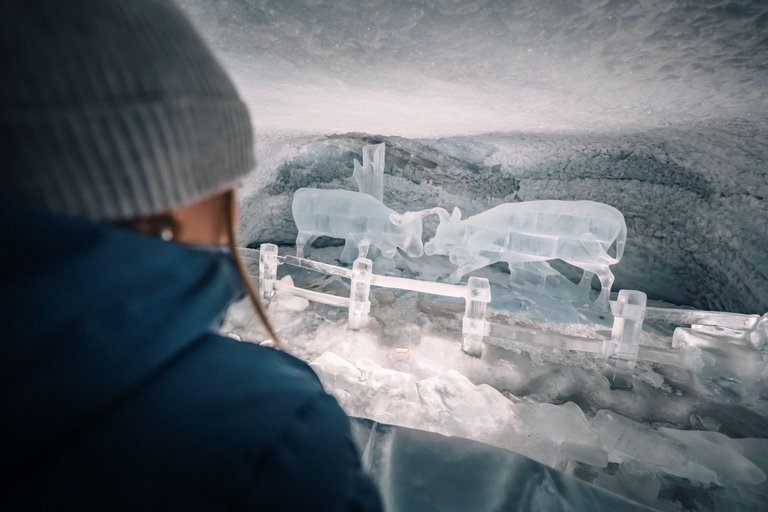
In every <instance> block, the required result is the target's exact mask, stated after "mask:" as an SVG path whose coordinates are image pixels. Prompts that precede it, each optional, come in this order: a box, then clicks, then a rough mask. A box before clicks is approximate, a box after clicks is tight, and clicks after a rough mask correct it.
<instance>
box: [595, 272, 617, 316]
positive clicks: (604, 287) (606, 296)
mask: <svg viewBox="0 0 768 512" xmlns="http://www.w3.org/2000/svg"><path fill="white" fill-rule="evenodd" d="M595 273H596V274H597V277H598V279H600V295H598V297H597V300H596V301H595V305H596V306H597V307H599V308H600V309H603V310H605V311H607V310H608V309H609V308H610V305H609V302H608V301H609V300H610V298H611V287H612V286H613V273H612V272H611V269H610V268H609V267H608V266H607V265H606V266H605V267H603V268H602V269H600V270H598V271H597V272H595Z"/></svg>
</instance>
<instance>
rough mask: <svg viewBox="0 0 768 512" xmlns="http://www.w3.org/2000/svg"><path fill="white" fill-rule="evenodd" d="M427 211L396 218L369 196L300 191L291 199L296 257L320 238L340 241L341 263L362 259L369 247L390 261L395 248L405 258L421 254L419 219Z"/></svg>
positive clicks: (341, 191)
mask: <svg viewBox="0 0 768 512" xmlns="http://www.w3.org/2000/svg"><path fill="white" fill-rule="evenodd" d="M428 213H429V210H424V211H420V212H406V213H403V214H399V213H397V212H396V211H394V210H392V209H390V208H387V207H386V206H385V205H384V204H383V203H382V202H381V201H379V200H377V199H376V198H374V197H373V196H371V195H369V194H365V193H362V192H352V191H350V190H320V189H313V188H301V189H299V190H297V191H296V193H295V194H294V196H293V219H294V221H295V222H296V227H297V228H298V230H299V235H298V237H296V255H297V256H298V257H302V256H303V255H304V248H305V246H306V245H307V244H309V245H310V246H311V245H312V241H314V239H315V238H317V237H318V236H320V235H324V236H330V237H333V238H343V239H345V241H346V243H345V245H344V251H343V252H342V254H341V260H342V261H345V262H351V261H354V260H355V259H356V258H358V257H361V258H364V257H365V256H366V255H367V253H368V248H369V247H370V246H371V245H373V246H376V247H378V248H379V249H381V253H382V255H383V256H385V257H387V258H392V257H393V256H394V255H395V253H396V252H397V248H398V247H399V248H401V249H403V250H404V251H405V252H406V254H408V256H411V257H415V258H417V257H419V256H421V255H423V254H424V246H423V244H422V241H421V229H422V225H421V219H422V218H423V217H424V216H425V215H427V214H428Z"/></svg>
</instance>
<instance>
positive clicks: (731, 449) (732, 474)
mask: <svg viewBox="0 0 768 512" xmlns="http://www.w3.org/2000/svg"><path fill="white" fill-rule="evenodd" d="M659 432H660V433H662V434H664V435H665V436H667V437H670V438H672V439H675V440H677V441H679V442H680V443H682V444H684V445H685V446H687V447H688V449H689V450H690V452H691V460H690V462H689V463H687V464H686V465H685V466H684V467H682V468H680V469H679V470H678V471H676V472H675V474H678V475H680V476H685V477H687V478H690V479H692V480H693V479H696V480H699V481H701V482H702V483H711V482H716V483H721V484H722V483H736V484H749V485H755V484H759V483H762V482H764V481H765V473H763V471H762V470H761V469H760V468H759V467H757V466H756V465H755V464H753V463H752V462H750V460H749V459H747V458H746V457H744V455H743V454H744V447H743V446H742V445H741V444H739V443H738V442H737V441H734V440H732V439H730V438H728V437H727V436H725V435H723V434H720V433H719V432H699V431H695V430H677V429H672V428H666V427H662V428H660V429H659ZM697 466H702V467H704V468H707V469H708V470H710V471H711V472H712V473H714V475H715V476H714V478H713V477H712V475H711V473H710V471H706V470H702V469H701V468H700V467H698V468H697Z"/></svg>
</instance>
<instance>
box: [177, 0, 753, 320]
mask: <svg viewBox="0 0 768 512" xmlns="http://www.w3.org/2000/svg"><path fill="white" fill-rule="evenodd" d="M181 5H182V7H183V8H184V9H185V10H186V11H187V12H188V13H189V14H190V16H191V17H192V19H193V21H194V22H195V23H196V24H197V25H198V27H199V28H200V29H201V31H202V32H203V34H204V36H205V37H206V39H207V40H208V42H209V43H210V44H211V46H212V47H213V49H214V50H215V51H216V52H217V54H218V55H219V56H220V58H221V60H222V62H223V63H224V64H225V66H226V67H227V68H228V69H229V70H230V72H231V73H232V74H233V76H234V78H235V80H236V82H237V84H238V87H239V89H240V91H241V94H242V95H243V98H244V99H245V100H246V102H247V103H248V104H249V106H250V108H251V112H252V116H253V119H254V124H255V125H256V128H257V130H258V134H257V143H258V146H259V168H258V170H257V173H256V174H255V175H254V178H253V179H252V180H250V181H249V182H248V183H247V184H246V185H247V186H246V190H245V192H244V194H243V198H242V199H243V206H244V208H243V212H244V213H243V234H244V236H245V237H246V238H247V241H248V242H250V243H256V242H261V241H270V242H279V243H291V241H292V238H293V237H295V228H294V227H293V225H292V222H291V217H290V208H289V206H290V196H291V193H292V192H293V190H295V189H296V188H298V187H300V186H308V185H309V186H317V187H323V188H333V187H340V188H350V189H353V188H354V184H353V182H352V181H351V178H350V177H351V174H352V167H351V166H352V158H353V157H355V156H357V158H359V152H360V148H361V146H362V145H363V144H366V143H371V142H380V141H384V142H387V145H388V150H387V161H388V164H387V169H386V173H387V177H386V181H385V187H388V191H386V192H385V202H386V203H387V204H388V205H390V206H391V207H393V208H395V209H399V210H401V211H402V210H404V209H417V208H423V207H426V206H436V205H441V206H445V207H452V206H456V205H458V206H460V207H462V210H463V211H465V212H466V213H468V214H472V213H477V212H478V211H481V210H483V209H485V208H487V207H489V206H492V205H495V204H498V203H500V202H503V201H516V200H530V199H539V198H555V199H592V200H597V201H603V202H606V203H608V204H611V205H612V206H615V207H617V208H618V209H619V210H621V211H622V212H623V213H624V215H625V217H626V219H627V225H628V228H629V236H628V246H627V250H626V253H625V258H624V260H623V261H622V262H621V264H619V265H618V266H617V267H616V272H615V273H616V276H617V282H616V286H617V288H635V289H641V290H643V291H646V292H647V293H648V294H649V295H650V296H651V297H652V298H661V299H666V300H669V301H672V302H676V303H680V304H692V305H696V306H699V307H704V308H712V309H726V310H731V311H742V312H750V313H761V314H762V313H764V312H765V311H766V310H768V277H766V276H767V275H768V165H767V163H766V160H767V159H768V126H767V124H766V114H767V113H768V101H767V100H768V3H766V2H762V1H751V2H750V1H705V0H687V1H671V0H646V1H630V0H626V1H622V0H611V1H581V2H579V1H571V0H567V1H566V0H563V1H554V0H548V1H547V0H538V1H522V2H510V1H501V0H499V1H493V0H478V1H462V0H439V1H422V2H419V1H392V0H368V1H366V0H331V1H321V0H305V1H303V2H302V1H274V2H270V1H266V0H239V1H236V0H183V1H181Z"/></svg>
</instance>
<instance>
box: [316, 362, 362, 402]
mask: <svg viewBox="0 0 768 512" xmlns="http://www.w3.org/2000/svg"><path fill="white" fill-rule="evenodd" d="M309 366H310V367H312V369H313V370H314V371H315V373H316V374H317V376H318V377H320V381H321V382H322V383H323V386H324V387H325V389H326V391H328V392H329V393H331V394H333V395H334V396H335V395H336V392H337V391H339V390H341V391H346V392H347V393H350V394H355V395H356V394H360V393H361V392H362V390H363V389H364V386H363V384H362V383H361V377H362V375H361V373H360V371H359V370H358V369H357V368H355V366H354V365H353V364H352V363H350V362H348V361H346V360H344V359H342V358H341V357H339V356H337V355H336V354H334V353H333V352H324V353H323V354H322V355H321V356H320V357H318V358H317V359H315V360H314V361H312V362H311V363H309ZM337 398H338V397H337Z"/></svg>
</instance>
